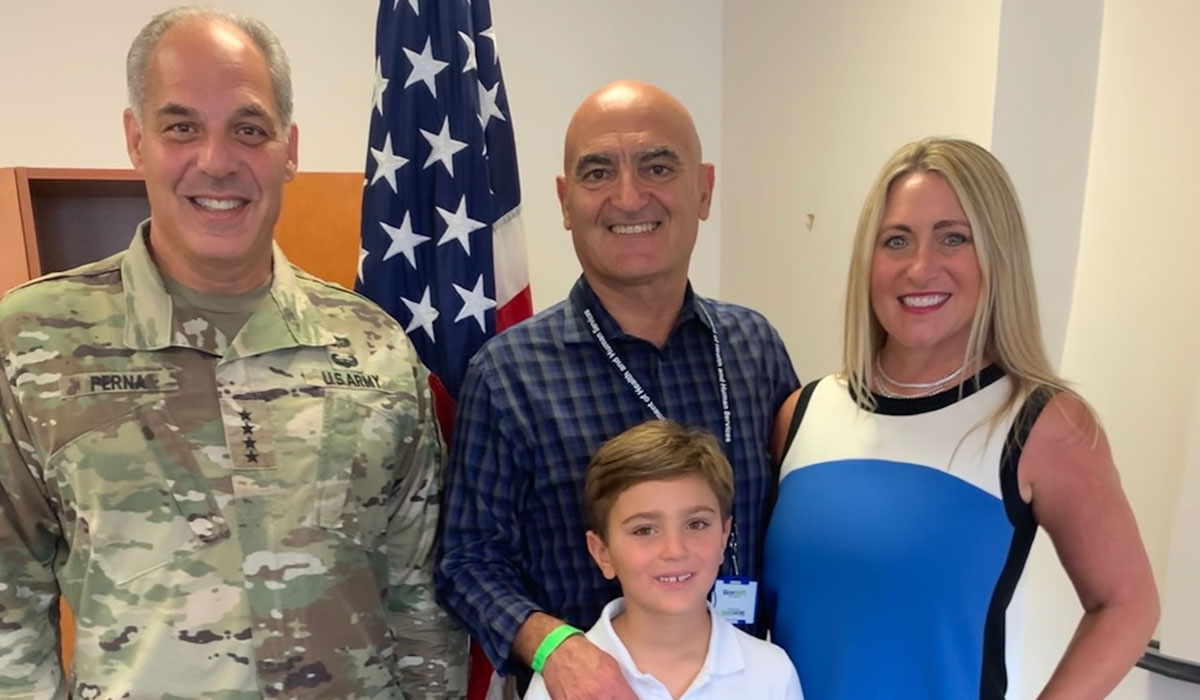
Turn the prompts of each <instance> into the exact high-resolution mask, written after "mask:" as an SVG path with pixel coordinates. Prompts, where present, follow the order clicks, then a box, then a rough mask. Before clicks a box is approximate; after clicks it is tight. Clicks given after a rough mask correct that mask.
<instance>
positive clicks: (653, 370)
mask: <svg viewBox="0 0 1200 700" xmlns="http://www.w3.org/2000/svg"><path fill="white" fill-rule="evenodd" d="M700 307H703V308H704V310H705V311H707V312H708V315H709V316H710V317H711V318H712V319H713V322H714V323H715V324H716V326H717V334H718V336H719V338H720V343H721V353H722V356H723V359H724V364H725V375H726V381H727V383H728V387H729V399H730V409H731V411H732V414H733V416H732V425H731V428H732V442H731V444H727V445H724V448H725V451H726V456H727V457H728V458H729V460H730V463H731V464H732V465H733V471H734V475H735V496H734V507H733V516H734V524H735V527H736V528H737V532H738V536H739V539H740V542H739V548H738V568H739V570H740V572H741V574H742V575H746V576H752V577H755V578H758V577H759V575H760V573H761V571H762V543H763V535H764V533H765V530H766V525H767V519H768V516H769V514H768V513H767V512H766V507H767V506H766V502H767V499H768V493H769V481H770V479H771V475H772V473H773V471H772V464H771V457H770V454H769V451H768V447H767V444H768V439H769V436H770V434H771V427H772V422H773V420H774V418H775V413H776V410H777V409H778V408H779V405H780V404H781V403H782V402H783V400H784V399H785V398H787V396H788V395H789V394H791V393H792V392H793V391H795V389H796V388H797V386H798V385H799V382H798V381H797V380H796V374H795V371H794V370H793V369H792V363H791V359H790V358H789V357H788V354H787V350H786V349H785V348H784V346H783V341H782V340H780V338H779V334H778V333H777V332H776V331H775V329H774V328H773V327H772V326H771V324H770V323H768V322H767V320H766V319H765V318H763V316H762V315H761V314H759V313H757V312H755V311H751V310H749V309H746V308H744V307H740V306H736V305H733V304H726V303H723V302H719V301H713V300H709V299H705V298H702V297H700V296H698V295H696V294H693V292H692V290H691V287H690V286H689V288H688V290H687V294H686V296H685V298H684V303H683V308H682V310H681V312H680V315H679V318H678V320H677V321H676V323H675V328H674V329H673V330H672V331H671V335H670V337H669V338H668V339H667V342H666V344H665V345H664V346H663V347H662V348H661V349H659V348H657V347H655V346H654V345H653V344H651V343H649V342H647V341H645V340H641V339H639V338H634V337H632V336H629V335H626V334H625V333H623V332H622V331H621V328H620V326H619V325H618V324H617V322H616V321H615V320H613V318H612V317H611V316H610V315H609V314H608V312H607V311H606V310H605V309H604V307H603V306H602V305H601V304H600V302H599V300H598V299H597V298H596V295H595V293H594V292H593V291H592V289H591V287H590V286H589V285H588V284H587V282H586V280H584V279H583V278H582V277H581V278H580V279H579V281H578V282H576V284H575V287H574V288H573V289H572V290H571V294H570V296H569V297H568V298H567V300H566V301H564V302H561V303H559V304H557V305H555V306H553V307H551V308H549V309H547V310H546V311H543V312H542V313H540V314H538V315H537V316H535V317H533V318H531V319H529V320H528V321H525V322H524V323H521V324H518V325H517V326H514V327H513V328H511V329H509V330H507V331H505V332H504V333H501V334H500V335H499V336H497V337H495V338H493V339H492V340H491V341H489V342H488V343H487V344H486V345H484V346H483V348H482V349H481V350H480V351H479V353H478V354H476V355H475V357H474V358H473V359H472V360H471V364H470V366H469V368H468V369H467V375H466V378H465V380H464V383H463V387H462V392H461V394H460V398H459V406H458V421H457V423H456V424H455V431H454V438H453V442H452V444H451V450H450V465H449V469H448V473H447V485H446V504H445V507H444V508H443V513H444V517H445V523H444V529H443V532H442V538H441V545H440V549H439V561H438V564H437V570H436V572H435V579H436V585H437V590H438V598H439V600H440V601H441V602H442V604H443V605H444V606H445V607H446V608H447V609H448V610H449V611H450V612H452V613H453V614H454V615H456V616H457V617H458V618H459V619H460V620H461V621H462V622H463V624H464V625H466V627H467V628H468V629H469V630H470V631H471V633H472V634H473V635H474V636H475V638H476V639H478V640H479V642H480V644H481V645H482V646H483V649H484V651H485V652H487V655H488V657H489V658H490V659H491V660H492V663H493V664H495V665H496V666H497V668H501V669H502V670H504V671H506V672H510V673H511V672H517V671H519V670H520V668H521V667H520V666H517V665H515V664H512V663H511V662H510V660H509V656H510V654H511V652H512V643H513V640H514V638H515V637H516V634H517V630H518V629H519V628H520V626H521V625H522V623H524V621H525V619H526V618H527V617H528V616H529V615H530V613H532V612H534V611H539V610H540V611H544V612H547V613H550V614H551V615H554V616H556V617H559V618H562V619H564V620H566V621H567V622H568V623H570V624H572V625H574V626H576V627H580V628H583V629H586V628H588V627H590V626H591V625H592V623H594V622H595V621H596V619H597V617H598V616H599V615H600V611H601V610H602V609H603V608H604V605H605V603H607V602H608V601H609V600H612V599H613V598H615V597H617V596H619V595H620V594H621V591H620V587H619V586H618V585H617V583H616V582H614V581H607V580H605V579H604V577H603V576H601V575H600V571H599V569H597V567H596V565H595V564H594V563H593V562H592V559H591V557H590V556H589V555H588V551H587V545H586V541H585V538H584V533H585V532H586V531H587V525H586V523H585V517H584V513H583V483H584V475H585V473H586V470H587V464H588V460H589V459H590V457H591V455H592V453H593V452H594V451H595V449H596V448H597V447H599V445H600V443H602V442H604V441H605V440H607V439H608V438H610V437H613V436H614V435H617V434H618V433H620V432H622V431H623V430H625V429H626V428H629V427H631V426H633V425H637V424H638V423H642V422H644V421H646V420H649V419H651V418H653V417H654V416H653V415H652V414H651V413H650V411H649V410H648V409H647V407H646V405H645V404H644V403H643V402H642V401H640V400H639V399H638V398H637V397H636V396H635V394H634V391H633V389H632V388H631V387H630V386H629V384H627V383H626V381H625V380H624V378H623V377H622V376H621V373H620V372H619V371H618V370H617V369H616V368H615V367H614V366H613V364H612V363H611V362H610V360H609V359H608V358H607V357H606V356H605V354H604V351H603V350H602V349H601V347H600V345H599V343H598V342H597V340H596V338H595V336H593V335H592V333H591V331H590V330H589V327H588V324H587V322H586V320H585V319H584V316H583V310H584V309H585V308H588V309H591V310H592V313H593V314H594V315H595V317H596V320H597V322H598V323H599V326H600V329H601V330H602V332H603V333H604V335H605V336H606V337H607V338H608V340H609V342H610V343H611V344H612V347H613V349H614V350H615V351H616V352H617V354H618V355H620V357H621V359H622V360H624V362H625V364H626V365H627V366H628V367H629V370H630V371H631V372H632V373H633V375H634V377H636V378H637V380H638V381H639V382H640V383H641V385H642V386H643V387H644V388H645V390H646V392H647V393H648V394H649V395H650V397H651V398H652V399H653V400H654V402H655V403H656V404H657V405H658V406H659V408H660V409H661V410H662V412H663V413H664V414H666V416H667V417H668V418H671V419H673V420H675V421H678V422H680V423H683V424H685V425H697V426H702V427H705V428H707V429H708V430H710V431H712V433H713V434H714V435H716V436H718V440H720V439H721V436H722V435H723V433H724V429H725V423H724V418H723V413H722V406H721V397H720V391H719V389H718V382H717V367H716V360H715V356H714V351H713V350H714V348H713V336H712V330H711V329H710V327H709V325H708V323H707V321H706V320H705V315H704V314H703V313H701V312H700ZM727 568H728V567H727Z"/></svg>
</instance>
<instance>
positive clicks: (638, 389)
mask: <svg viewBox="0 0 1200 700" xmlns="http://www.w3.org/2000/svg"><path fill="white" fill-rule="evenodd" d="M696 307H697V308H698V309H700V313H701V314H703V315H704V320H705V321H707V322H708V328H709V330H710V331H712V343H713V359H714V361H715V362H716V365H717V387H718V388H719V389H720V392H721V416H722V418H723V419H724V422H725V432H724V434H723V435H722V437H723V438H724V441H725V444H726V445H729V444H731V443H732V442H733V411H732V410H730V408H729V384H728V382H727V381H726V380H725V358H724V356H723V355H722V354H721V336H720V335H719V334H718V333H717V324H715V323H713V320H712V317H711V316H709V315H708V311H707V310H705V308H704V307H703V306H700V305H699V304H697V305H696ZM583 317H584V319H586V320H587V323H588V328H590V329H591V331H592V335H593V336H595V338H596V342H597V343H598V344H599V345H600V349H601V350H603V351H604V355H605V357H607V358H608V361H609V362H611V363H612V365H613V367H615V368H616V370H617V372H618V373H620V375H621V377H622V378H623V379H624V380H625V383H626V384H628V385H629V388H630V389H632V390H633V395H634V396H635V397H637V399H638V401H641V402H642V403H643V404H645V406H646V408H647V409H648V410H649V411H650V412H651V413H653V414H654V417H655V418H657V419H659V420H665V419H666V415H665V414H664V413H663V412H662V409H660V408H659V407H658V405H657V404H655V403H654V399H652V398H651V397H650V394H649V393H648V392H647V391H646V388H645V387H643V386H642V383H641V382H639V381H638V380H637V377H635V376H633V372H630V371H629V367H628V365H626V364H625V361H624V360H622V359H621V356H620V355H618V354H617V351H616V350H614V349H613V346H612V344H611V343H609V342H608V338H606V337H604V331H602V330H600V324H599V323H596V317H595V315H594V314H592V310H591V309H588V308H585V309H584V310H583Z"/></svg>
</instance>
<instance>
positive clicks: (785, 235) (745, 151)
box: [721, 0, 1000, 382]
mask: <svg viewBox="0 0 1200 700" xmlns="http://www.w3.org/2000/svg"><path fill="white" fill-rule="evenodd" d="M999 22H1000V2H999V0H987V1H982V0H981V1H978V2H969V3H945V2H940V1H939V0H911V1H910V2H905V3H879V2H875V1H874V0H846V1H844V2H823V1H821V0H808V1H803V2H788V3H769V2H752V3H751V2H747V3H730V4H729V5H727V7H726V12H725V27H724V42H725V46H724V48H725V62H724V86H725V87H724V103H725V124H724V130H723V134H724V139H723V141H724V143H723V145H724V148H725V186H724V190H723V191H722V194H721V196H722V198H723V201H722V204H723V207H724V215H723V217H722V229H723V231H724V232H725V234H724V236H723V240H722V252H723V253H724V255H723V264H722V266H721V293H722V295H723V296H724V297H725V298H727V299H730V300H732V301H737V302H740V303H743V304H746V305H748V306H751V307H753V308H756V309H759V310H760V311H762V312H763V313H765V314H766V315H767V317H768V318H769V319H771V321H772V322H773V323H774V324H775V326H776V327H777V328H778V329H779V331H780V333H781V334H782V335H783V339H784V341H785V342H786V343H787V345H788V348H789V349H790V351H791V355H792V361H793V363H794V364H795V365H796V371H797V373H798V374H799V375H800V379H801V381H805V382H807V381H809V380H812V379H816V378H817V377H820V376H822V375H823V374H826V373H829V372H831V371H834V370H835V369H837V367H838V365H839V363H840V358H841V328H842V305H843V303H844V298H845V287H846V269H847V265H848V264H849V260H850V242H851V239H852V238H853V236H854V226H855V223H856V222H857V219H858V211H859V209H860V208H861V206H862V202H863V199H864V198H865V197H866V193H867V189H868V187H869V186H870V184H871V181H872V180H874V178H875V176H876V175H877V174H878V172H879V168H880V167H881V166H882V165H883V162H884V160H886V159H887V157H888V156H889V155H891V153H892V152H894V151H895V150H896V149H897V148H898V147H899V146H900V145H901V144H903V143H906V142H908V141H912V140H914V139H918V138H921V137H923V136H928V135H931V134H943V135H956V136H963V137H966V138H971V139H975V140H977V141H981V142H983V143H985V144H986V143H987V141H988V138H989V136H990V134H991V127H992V107H993V94H994V85H995V79H996V44H997V41H998V39H997V36H998V27H999ZM810 215H811V216H812V217H813V219H814V223H813V227H812V229H811V230H809V229H808V228H807V226H806V217H808V216H810Z"/></svg>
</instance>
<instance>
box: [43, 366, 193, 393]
mask: <svg viewBox="0 0 1200 700" xmlns="http://www.w3.org/2000/svg"><path fill="white" fill-rule="evenodd" d="M178 389H179V379H178V378H177V377H176V376H175V373H174V372H172V371H170V370H165V369H148V370H125V371H120V372H86V373H84V374H72V375H70V376H67V377H63V378H62V379H60V380H59V390H60V391H62V394H63V396H82V395H85V394H116V393H126V394H127V393H137V392H165V391H176V390H178Z"/></svg>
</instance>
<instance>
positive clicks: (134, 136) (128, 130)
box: [122, 107, 142, 172]
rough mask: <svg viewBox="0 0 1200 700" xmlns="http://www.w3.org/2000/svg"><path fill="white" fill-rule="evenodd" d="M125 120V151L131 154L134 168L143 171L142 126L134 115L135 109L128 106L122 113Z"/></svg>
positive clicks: (130, 159) (130, 157) (130, 158)
mask: <svg viewBox="0 0 1200 700" xmlns="http://www.w3.org/2000/svg"><path fill="white" fill-rule="evenodd" d="M122 119H123V120H124V122H125V152H126V153H128V154H129V162H130V163H132V164H133V168H134V170H137V171H138V172H141V171H142V127H141V125H140V124H138V123H137V119H136V118H134V116H133V110H132V109H130V108H128V107H126V108H125V113H124V114H123V115H122Z"/></svg>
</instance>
